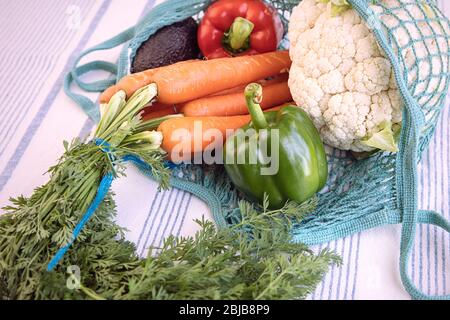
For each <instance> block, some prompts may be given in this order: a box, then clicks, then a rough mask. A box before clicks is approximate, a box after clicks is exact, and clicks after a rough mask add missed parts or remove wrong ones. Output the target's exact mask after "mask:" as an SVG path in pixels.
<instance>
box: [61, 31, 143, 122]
mask: <svg viewBox="0 0 450 320" xmlns="http://www.w3.org/2000/svg"><path fill="white" fill-rule="evenodd" d="M134 34H135V27H132V28H129V29H127V30H125V31H123V32H121V33H119V34H118V35H116V36H114V37H112V38H111V39H108V40H106V41H104V42H102V43H100V44H98V45H96V46H94V47H92V48H89V49H87V50H85V51H83V52H82V53H81V54H80V56H79V57H78V58H77V59H76V60H75V63H74V68H73V69H72V70H71V71H70V72H69V73H68V74H67V75H66V76H65V78H64V92H65V93H66V94H67V96H69V97H70V98H71V99H72V100H73V101H74V102H75V103H77V104H78V105H79V106H80V107H81V108H82V109H83V110H84V112H86V114H87V115H88V116H89V117H90V118H91V119H92V120H94V121H95V122H98V121H99V120H100V112H99V110H98V108H97V106H96V104H95V102H94V101H92V100H91V99H89V98H87V97H86V96H83V95H81V94H77V93H74V92H73V91H72V88H71V86H72V83H73V82H75V83H76V84H77V85H78V86H79V87H80V88H81V89H83V90H84V91H87V92H102V91H103V90H105V89H106V88H108V87H110V86H112V85H113V84H115V83H116V81H117V72H118V66H117V64H114V63H111V62H108V61H103V60H96V61H91V62H88V63H86V64H83V65H81V66H78V64H79V63H80V61H81V59H82V58H83V57H85V56H86V55H88V54H90V53H92V52H95V51H101V50H108V49H112V48H115V47H117V46H119V45H121V44H123V43H125V42H127V41H129V40H131V39H132V38H133V36H134ZM94 70H103V71H107V72H109V73H111V74H112V75H113V76H112V77H110V78H108V79H104V80H97V81H93V82H90V83H88V82H84V81H82V80H81V79H80V76H82V75H83V74H85V73H87V72H89V71H94Z"/></svg>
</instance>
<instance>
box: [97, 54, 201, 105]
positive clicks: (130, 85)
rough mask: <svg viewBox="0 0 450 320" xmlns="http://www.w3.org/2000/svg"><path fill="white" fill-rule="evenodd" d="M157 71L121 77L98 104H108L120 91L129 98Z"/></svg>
mask: <svg viewBox="0 0 450 320" xmlns="http://www.w3.org/2000/svg"><path fill="white" fill-rule="evenodd" d="M191 62H192V60H188V61H181V62H177V63H175V64H173V65H179V64H185V63H191ZM158 70H160V68H155V69H148V70H145V71H142V72H138V73H132V74H130V75H128V76H126V77H123V78H122V79H120V80H119V81H118V82H117V83H116V84H115V85H113V86H111V87H109V88H108V89H106V90H105V91H104V92H103V93H102V94H101V95H100V99H99V101H100V104H106V103H108V102H109V100H110V99H111V97H112V96H113V95H115V94H116V93H117V92H119V91H121V90H122V91H124V92H125V94H126V96H127V98H129V97H131V96H132V95H133V94H134V93H135V92H136V91H137V90H139V89H140V88H142V87H144V86H147V85H149V84H150V83H152V76H153V75H154V74H155V73H156V72H157V71H158Z"/></svg>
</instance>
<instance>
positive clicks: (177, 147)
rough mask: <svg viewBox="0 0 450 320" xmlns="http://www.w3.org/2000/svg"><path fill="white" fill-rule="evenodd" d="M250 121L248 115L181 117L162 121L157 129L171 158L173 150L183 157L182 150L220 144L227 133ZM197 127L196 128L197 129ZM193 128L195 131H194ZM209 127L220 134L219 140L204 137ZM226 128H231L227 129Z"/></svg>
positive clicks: (190, 150)
mask: <svg viewBox="0 0 450 320" xmlns="http://www.w3.org/2000/svg"><path fill="white" fill-rule="evenodd" d="M249 121H250V115H244V116H234V117H181V118H173V119H169V120H166V121H164V122H163V123H161V124H160V125H159V127H158V131H160V132H161V133H162V134H163V143H162V146H161V147H162V148H163V149H164V150H165V151H166V152H167V153H168V155H169V158H171V159H173V154H172V153H173V152H175V153H177V154H176V155H177V156H181V157H183V158H184V157H185V156H186V154H183V153H179V152H178V151H184V152H187V153H189V155H190V154H191V153H197V152H202V151H203V150H205V148H206V147H207V146H208V145H210V144H214V146H220V145H221V144H223V143H224V141H223V140H224V138H226V135H227V133H231V132H232V131H234V130H236V129H239V128H241V127H242V126H244V125H246V124H247V123H248V122H249ZM197 128H198V129H197ZM194 129H195V130H196V131H194ZM209 129H216V130H218V133H219V132H220V134H221V139H220V141H215V138H214V137H212V138H211V139H206V138H205V132H206V131H207V130H209ZM227 130H231V131H228V132H227Z"/></svg>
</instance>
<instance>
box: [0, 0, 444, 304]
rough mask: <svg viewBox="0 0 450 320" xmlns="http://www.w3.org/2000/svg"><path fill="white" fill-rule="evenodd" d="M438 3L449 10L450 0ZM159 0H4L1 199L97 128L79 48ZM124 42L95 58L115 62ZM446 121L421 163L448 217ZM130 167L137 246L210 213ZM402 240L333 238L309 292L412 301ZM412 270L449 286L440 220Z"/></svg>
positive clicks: (185, 229)
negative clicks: (66, 85)
mask: <svg viewBox="0 0 450 320" xmlns="http://www.w3.org/2000/svg"><path fill="white" fill-rule="evenodd" d="M156 2H157V3H158V2H160V1H156ZM438 2H439V3H440V6H441V8H442V9H443V10H444V11H445V12H447V14H450V4H449V3H448V1H445V0H440V1H438ZM153 5H155V1H154V0H134V1H129V0H128V1H126V0H95V1H93V0H61V1H52V0H38V1H28V0H15V1H1V2H0V89H1V90H0V92H1V96H2V98H3V99H2V104H1V105H0V207H3V206H4V205H6V204H7V203H8V198H9V197H10V196H17V195H19V194H24V195H30V194H31V192H32V190H33V188H35V187H36V186H38V185H40V184H43V183H44V182H45V181H46V180H47V178H48V177H47V176H46V175H45V174H44V172H46V170H47V169H48V168H49V167H50V166H51V165H53V164H54V163H55V161H56V159H57V158H58V157H59V156H60V155H61V154H62V152H63V145H62V141H63V140H70V139H72V138H74V137H76V136H78V135H85V134H86V133H88V132H89V131H90V130H91V128H92V126H93V124H92V122H91V121H89V120H88V119H87V117H86V115H85V114H84V113H83V112H82V111H81V110H80V109H79V108H78V107H77V106H76V105H75V104H74V103H73V102H72V101H71V100H70V99H69V98H67V97H66V96H65V94H64V93H63V91H62V79H63V76H64V75H65V74H66V73H67V71H68V70H69V68H70V67H71V65H72V63H73V61H74V59H75V58H76V56H77V55H78V54H79V53H80V52H81V51H82V50H83V49H85V48H88V47H91V46H93V45H95V44H97V43H99V42H101V41H103V40H105V39H107V38H110V37H112V36H114V35H115V34H117V33H119V32H120V31H122V30H124V29H125V28H127V27H130V26H132V25H134V24H135V23H136V22H137V20H138V19H139V17H140V16H141V15H142V14H143V13H144V12H145V11H146V10H149V9H150V8H151V7H152V6H153ZM119 50H120V49H114V50H110V51H108V52H103V53H96V54H93V55H91V56H90V57H89V59H102V60H109V61H111V62H115V61H116V59H117V57H118V54H119ZM97 76H98V75H97ZM91 77H93V75H92V76H91ZM87 78H89V76H88V77H87ZM87 80H89V79H87ZM90 97H91V98H93V99H95V98H96V97H97V95H96V94H90ZM449 120H450V114H449V110H448V108H446V109H445V111H444V112H443V114H442V116H441V118H440V121H439V126H438V128H437V131H436V135H435V138H434V139H433V140H432V142H431V144H430V147H429V149H428V151H427V152H425V154H424V156H423V160H422V162H421V164H420V168H419V184H420V189H419V195H420V206H421V208H423V209H434V210H437V211H438V212H441V213H442V214H443V215H445V216H446V217H447V218H450V213H449V201H450V186H449V181H450V176H449V175H450V171H449V159H450V143H449V139H448V138H449ZM127 175H128V176H127V177H126V178H122V179H119V180H117V181H115V182H114V184H113V190H114V192H115V193H116V194H117V196H116V200H117V204H118V211H119V215H118V222H119V224H121V225H123V226H126V227H127V228H128V229H129V230H130V232H129V233H128V238H129V239H130V240H132V241H134V242H135V243H136V244H137V247H138V251H139V252H144V251H145V248H146V247H147V246H149V245H150V244H158V243H159V242H160V241H161V239H162V238H163V237H165V236H167V235H168V234H170V233H174V234H182V235H189V234H192V233H193V232H194V231H195V230H196V225H195V223H194V222H193V219H195V218H200V217H201V216H202V215H205V216H207V217H209V216H210V213H209V210H208V208H207V207H206V205H205V204H204V203H203V202H201V201H200V200H198V199H196V198H195V197H193V196H191V195H189V194H186V193H184V192H182V191H178V190H170V191H165V192H162V193H157V190H156V188H157V185H156V184H155V183H154V182H152V181H149V180H148V179H147V178H145V177H143V176H141V175H140V174H139V173H138V171H137V170H136V169H134V168H133V167H130V168H129V169H128V172H127ZM399 239H400V227H399V226H386V227H382V228H378V229H375V230H370V231H366V232H363V233H361V234H356V235H353V236H351V237H347V238H345V239H342V240H339V241H333V242H331V243H329V244H327V246H329V247H330V248H331V249H333V250H336V251H337V252H338V253H339V254H340V255H341V256H342V257H343V259H344V265H343V267H341V268H339V269H337V268H335V269H333V270H331V271H330V272H329V274H328V275H327V276H326V277H325V279H324V281H323V282H322V283H321V284H320V285H319V286H318V288H317V290H316V292H315V293H314V294H312V295H311V297H310V298H311V299H408V298H409V296H408V294H407V293H406V292H405V291H404V289H403V287H402V284H401V281H400V277H399V271H398V259H399ZM322 247H323V246H322ZM411 273H412V276H413V279H414V281H415V283H416V284H417V285H418V286H419V288H421V289H422V290H423V291H424V292H426V293H429V294H444V293H448V292H449V291H450V276H449V274H450V238H449V236H448V234H445V233H444V232H443V231H442V230H437V229H435V228H434V227H429V226H420V227H419V228H418V235H417V238H416V245H415V248H414V252H413V255H412V263H411Z"/></svg>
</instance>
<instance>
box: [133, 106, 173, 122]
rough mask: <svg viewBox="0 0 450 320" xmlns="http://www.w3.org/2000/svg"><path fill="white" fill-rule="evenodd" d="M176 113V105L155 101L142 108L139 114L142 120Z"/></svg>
mask: <svg viewBox="0 0 450 320" xmlns="http://www.w3.org/2000/svg"><path fill="white" fill-rule="evenodd" d="M177 113H178V109H177V106H175V105H170V104H162V103H159V102H155V103H153V104H152V105H150V106H148V107H146V108H145V109H144V110H143V112H142V114H141V116H142V120H143V121H146V120H150V119H156V118H160V117H164V116H168V115H172V114H177Z"/></svg>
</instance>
